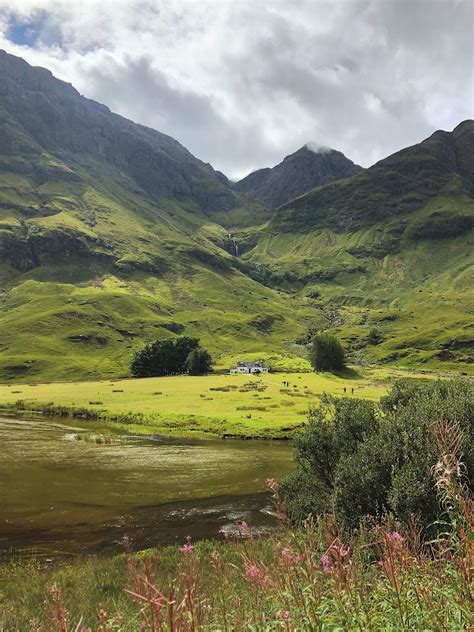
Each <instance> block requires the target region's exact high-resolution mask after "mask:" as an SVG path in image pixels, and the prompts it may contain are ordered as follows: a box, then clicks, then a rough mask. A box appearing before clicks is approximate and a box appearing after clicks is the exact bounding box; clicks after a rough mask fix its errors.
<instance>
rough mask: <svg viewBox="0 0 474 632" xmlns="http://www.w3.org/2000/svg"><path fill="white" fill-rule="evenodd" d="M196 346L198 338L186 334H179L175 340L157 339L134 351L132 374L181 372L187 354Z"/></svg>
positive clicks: (156, 374)
mask: <svg viewBox="0 0 474 632" xmlns="http://www.w3.org/2000/svg"><path fill="white" fill-rule="evenodd" d="M198 347H199V340H198V339H197V338H189V337H188V336H180V337H179V338H177V339H176V340H157V341H156V342H153V343H152V344H148V345H145V347H144V348H143V349H142V350H141V351H137V352H136V353H135V355H134V357H133V360H132V365H131V371H132V374H133V375H134V376H135V377H157V376H161V375H177V374H179V373H183V372H184V371H186V362H187V359H188V356H189V355H190V353H191V352H192V351H193V350H194V349H197V348H198Z"/></svg>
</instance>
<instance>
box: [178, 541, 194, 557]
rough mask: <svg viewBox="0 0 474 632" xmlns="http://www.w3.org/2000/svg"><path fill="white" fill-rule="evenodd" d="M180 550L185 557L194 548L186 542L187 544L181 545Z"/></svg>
mask: <svg viewBox="0 0 474 632" xmlns="http://www.w3.org/2000/svg"><path fill="white" fill-rule="evenodd" d="M181 550H182V552H183V553H184V554H185V555H189V554H190V553H192V552H193V551H194V546H193V545H192V544H189V542H188V543H187V544H183V546H182V547H181Z"/></svg>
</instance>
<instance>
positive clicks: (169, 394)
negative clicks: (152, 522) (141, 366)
mask: <svg viewBox="0 0 474 632" xmlns="http://www.w3.org/2000/svg"><path fill="white" fill-rule="evenodd" d="M403 376H407V377H411V378H416V379H427V378H428V379H429V378H430V377H433V376H430V374H426V373H420V374H413V372H410V373H409V374H408V373H405V372H403V371H400V370H390V369H365V370H359V371H358V372H356V371H351V372H349V373H348V374H347V376H345V377H342V376H334V375H331V374H316V373H271V374H268V375H264V376H251V375H228V374H211V375H205V376H173V377H161V378H144V379H126V380H114V381H109V380H104V381H97V382H66V383H65V382H57V383H48V384H21V385H15V384H9V385H0V410H3V411H10V412H18V413H21V412H24V411H26V412H29V413H32V412H34V413H39V414H43V415H50V416H57V417H72V418H75V419H81V420H88V421H91V422H98V421H100V422H101V424H102V425H103V424H110V426H109V429H110V431H120V432H124V433H130V434H142V435H144V434H146V435H163V436H171V437H173V436H174V437H204V438H205V437H219V438H233V437H240V438H267V439H288V438H291V436H292V435H293V433H294V432H295V430H297V429H298V428H299V427H301V426H302V425H303V424H304V423H305V422H306V416H307V412H308V409H309V408H310V407H312V406H317V405H318V402H319V400H320V398H321V396H322V395H323V393H328V394H331V395H336V396H346V397H352V396H353V397H360V398H364V399H370V400H378V399H379V398H380V397H381V396H382V395H384V394H385V393H386V391H387V388H388V386H389V385H390V384H391V383H392V382H393V380H395V379H396V378H399V377H403Z"/></svg>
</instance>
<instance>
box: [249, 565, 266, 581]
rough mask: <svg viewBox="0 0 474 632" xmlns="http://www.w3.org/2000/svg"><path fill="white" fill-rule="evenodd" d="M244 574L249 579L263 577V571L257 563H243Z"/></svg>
mask: <svg viewBox="0 0 474 632" xmlns="http://www.w3.org/2000/svg"><path fill="white" fill-rule="evenodd" d="M245 574H246V575H247V577H249V578H251V579H261V578H262V577H263V572H262V569H261V568H260V566H258V564H250V563H248V562H247V563H246V564H245Z"/></svg>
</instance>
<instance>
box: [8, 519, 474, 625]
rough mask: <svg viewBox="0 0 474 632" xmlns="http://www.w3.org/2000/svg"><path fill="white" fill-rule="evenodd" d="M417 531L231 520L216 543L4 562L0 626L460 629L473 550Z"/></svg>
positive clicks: (468, 617)
mask: <svg viewBox="0 0 474 632" xmlns="http://www.w3.org/2000/svg"><path fill="white" fill-rule="evenodd" d="M395 529H397V530H395ZM416 538H417V534H416V533H414V532H413V531H410V529H407V530H406V531H405V530H404V528H403V526H398V527H396V528H395V527H394V526H392V525H390V524H389V523H385V524H383V525H379V526H376V525H374V524H372V525H368V526H367V527H363V528H361V530H360V531H359V532H357V533H349V532H344V530H343V529H341V528H339V527H338V526H337V525H334V524H333V523H331V522H330V521H326V522H324V521H321V522H319V523H317V524H316V525H315V526H314V528H312V529H311V530H308V531H306V532H304V531H290V530H286V529H283V528H282V529H281V531H280V532H279V533H277V534H274V535H273V536H270V537H268V538H264V539H258V538H257V539H256V538H253V537H252V534H251V531H249V528H248V526H247V525H246V524H241V525H240V527H239V537H237V538H236V539H234V540H231V541H228V542H226V543H221V544H219V543H216V542H210V541H208V542H201V543H198V544H196V545H195V544H194V543H192V542H189V541H184V542H183V543H182V544H181V545H180V546H173V547H166V548H162V549H155V550H149V551H146V552H142V553H140V554H123V555H119V556H116V557H114V558H109V559H101V558H92V557H90V558H88V559H84V560H76V561H74V562H72V563H68V564H61V565H59V566H51V565H48V563H45V562H44V561H41V562H38V561H34V560H30V561H28V562H19V563H10V564H8V565H5V566H3V567H1V566H0V591H1V592H0V626H3V627H2V629H5V630H8V631H9V632H29V631H31V632H46V631H48V632H49V631H53V630H54V631H56V630H58V631H59V630H61V631H63V632H73V631H74V630H79V629H81V630H84V631H86V632H99V631H101V632H103V631H106V630H107V631H116V632H136V631H137V630H143V631H144V632H151V631H155V630H163V631H164V630H172V629H173V630H190V629H196V630H201V629H212V630H217V629H219V630H225V629H228V630H244V629H254V630H287V631H290V630H306V629H310V628H311V629H315V630H320V631H329V630H335V629H338V630H342V629H343V630H382V629H383V630H398V629H404V630H428V629H429V630H440V631H441V630H453V631H455V630H459V632H461V630H467V629H470V626H472V624H473V623H474V620H473V617H472V611H471V608H470V605H471V603H472V602H471V601H470V599H471V593H470V591H471V586H470V582H471V580H472V571H471V570H470V569H471V566H472V547H469V543H468V541H467V539H466V537H465V536H462V535H461V537H460V539H458V538H457V537H456V538H454V540H452V539H448V540H446V541H445V542H443V541H440V542H438V543H435V544H432V545H431V548H430V554H429V555H428V554H427V553H428V549H425V548H423V547H421V546H420V543H419V541H417V539H416ZM454 542H455V543H454ZM32 621H35V622H36V623H35V624H32ZM190 622H193V624H192V625H191V624H190Z"/></svg>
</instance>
